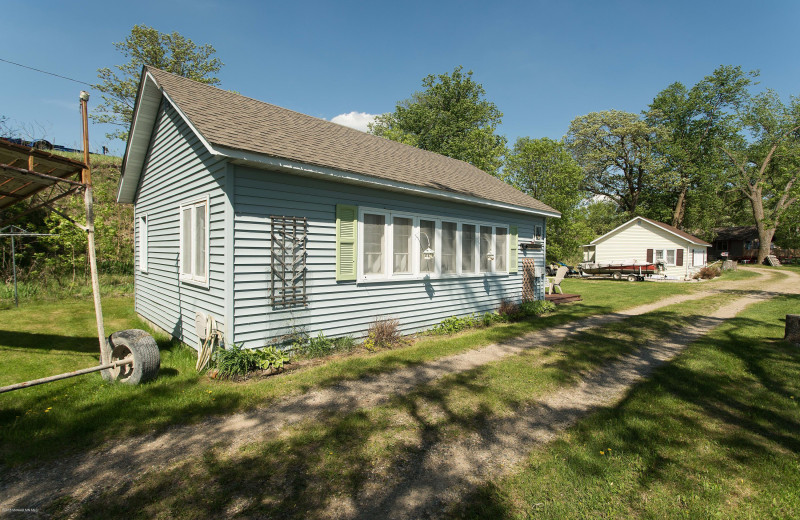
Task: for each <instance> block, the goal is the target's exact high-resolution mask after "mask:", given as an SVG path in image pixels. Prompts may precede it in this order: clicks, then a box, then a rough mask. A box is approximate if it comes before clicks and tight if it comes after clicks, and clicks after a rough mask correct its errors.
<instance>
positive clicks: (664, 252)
mask: <svg viewBox="0 0 800 520" xmlns="http://www.w3.org/2000/svg"><path fill="white" fill-rule="evenodd" d="M675 251H676V250H675V249H654V252H655V257H654V261H655V263H659V262H663V263H664V264H665V265H675V257H676V253H675Z"/></svg>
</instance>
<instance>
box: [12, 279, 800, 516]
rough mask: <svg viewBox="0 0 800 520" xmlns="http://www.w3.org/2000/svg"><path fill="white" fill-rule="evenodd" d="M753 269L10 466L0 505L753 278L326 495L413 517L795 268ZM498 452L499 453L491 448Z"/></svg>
mask: <svg viewBox="0 0 800 520" xmlns="http://www.w3.org/2000/svg"><path fill="white" fill-rule="evenodd" d="M761 274H762V277H761V278H760V279H756V280H752V279H751V280H744V281H741V282H721V283H716V284H715V285H714V286H709V288H708V289H707V290H703V291H699V292H696V293H693V294H688V295H681V296H676V297H671V298H667V299H665V300H661V301H659V302H656V303H653V304H648V305H643V306H640V307H636V308H633V309H629V310H626V311H621V312H618V313H613V314H606V315H601V316H594V317H590V318H586V319H583V320H578V321H575V322H572V323H569V324H566V325H562V326H559V327H553V328H550V329H546V330H542V331H536V332H533V333H530V334H528V335H525V336H522V337H520V338H516V339H514V340H512V341H509V342H506V343H502V344H495V345H489V346H486V347H483V348H480V349H476V350H472V351H468V352H464V353H461V354H457V355H453V356H449V357H446V358H442V359H439V360H435V361H432V362H430V363H425V364H423V365H420V366H416V367H410V368H406V369H401V370H398V371H395V372H391V373H387V374H382V375H378V376H375V377H371V378H367V379H361V380H357V381H347V382H343V383H341V384H339V385H336V386H334V387H331V388H326V389H321V390H314V391H311V392H308V393H306V394H303V395H300V396H296V397H291V398H287V399H285V400H283V401H281V402H279V403H277V404H274V405H272V406H270V407H269V408H265V409H259V410H254V411H250V412H246V413H238V414H233V415H230V416H226V417H220V418H213V419H209V420H207V421H204V422H203V423H201V424H196V425H190V426H182V427H176V428H173V429H171V430H169V431H167V432H164V433H161V434H158V435H150V436H143V437H138V438H131V439H126V441H125V443H124V445H122V444H120V445H118V446H113V447H110V448H106V449H103V450H95V451H91V452H87V453H82V454H78V455H75V456H71V457H69V458H66V459H64V460H59V461H56V462H53V463H49V464H48V465H46V466H40V467H30V466H26V467H22V468H18V469H15V470H13V471H11V472H8V473H7V474H5V475H3V476H1V477H0V510H2V509H4V508H15V507H16V508H20V507H21V508H35V507H41V506H42V505H44V504H46V503H48V502H50V501H52V500H55V499H57V498H59V497H61V496H65V495H70V496H72V497H73V498H74V499H76V500H77V501H79V502H80V501H84V500H89V499H91V497H92V496H96V495H97V494H99V493H102V492H103V491H105V490H108V489H114V488H119V487H120V486H122V485H123V484H125V483H129V482H130V481H131V480H132V479H133V478H134V477H140V476H142V475H143V474H145V473H146V472H148V471H153V470H159V469H163V468H165V467H168V466H171V465H172V464H174V463H176V462H178V461H179V460H184V459H186V458H189V457H193V456H199V455H201V454H202V452H203V450H204V449H205V447H207V446H209V445H210V444H212V443H213V442H215V441H219V440H220V439H225V441H226V443H229V446H230V449H232V450H233V449H236V448H238V447H240V446H242V445H244V444H247V443H249V442H253V441H256V440H260V439H262V438H263V436H264V435H265V434H266V433H269V432H273V431H277V430H280V429H282V428H284V427H286V426H287V425H290V424H293V423H296V422H298V421H300V420H306V419H308V418H310V417H311V418H313V417H318V416H322V415H327V414H330V413H347V412H351V411H353V410H357V409H359V408H367V407H372V406H375V405H378V404H381V403H383V402H386V401H387V400H388V399H389V398H391V397H392V396H395V395H398V394H403V393H407V392H409V391H411V390H412V389H413V388H415V387H417V386H419V385H422V384H425V383H430V382H432V381H435V380H436V379H439V378H441V377H442V376H444V375H448V374H454V373H458V372H462V371H465V370H469V369H472V368H475V367H478V366H480V365H483V364H485V363H489V362H492V361H496V360H499V359H502V358H504V357H506V356H509V355H514V354H518V353H520V352H522V351H524V350H526V349H531V348H541V347H544V346H548V345H552V344H554V343H557V342H560V341H562V340H564V339H565V338H566V337H568V336H569V335H571V334H575V333H577V332H581V331H584V330H588V329H591V328H593V327H598V326H602V325H606V324H609V323H614V322H617V321H620V320H623V319H625V318H627V317H630V316H636V315H641V314H645V313H647V312H651V311H653V310H655V309H658V308H661V307H664V306H666V305H671V304H674V303H679V302H683V301H689V300H693V299H699V298H704V297H706V296H709V295H711V294H714V293H715V292H720V291H727V290H742V289H748V288H754V287H756V286H758V287H759V289H761V292H757V293H754V294H753V295H749V296H745V297H743V298H741V299H738V300H737V301H736V302H735V303H733V304H729V305H727V306H725V307H724V308H722V309H719V310H718V311H717V312H715V313H714V314H713V315H712V316H709V317H707V318H705V319H703V320H702V321H701V322H700V323H696V324H694V325H693V326H692V327H691V328H690V329H687V330H686V331H682V332H681V333H680V334H678V335H676V336H675V337H674V338H671V339H670V341H669V342H668V344H660V345H659V348H658V349H655V347H653V348H651V347H647V348H645V349H643V350H642V351H641V352H640V353H637V354H635V355H632V356H628V357H626V358H624V359H623V360H621V361H618V362H616V363H613V364H612V365H610V366H608V367H607V368H606V369H604V370H603V371H602V372H598V373H597V374H594V375H590V376H589V377H588V378H587V379H586V380H585V381H584V382H583V383H582V384H581V385H580V386H579V387H577V388H573V389H568V390H565V391H563V392H558V393H556V394H554V395H553V396H550V397H548V398H546V399H545V400H544V401H542V402H541V403H540V404H539V405H538V406H537V407H535V408H531V409H529V410H524V411H523V413H520V414H519V415H518V416H515V417H513V418H511V419H505V420H503V421H498V422H497V423H496V424H495V425H493V427H492V428H491V430H492V431H491V434H490V435H489V436H488V437H489V438H488V439H487V438H479V439H473V440H471V441H470V442H466V443H464V442H461V443H456V444H452V445H433V446H430V447H429V449H425V450H423V452H422V455H421V457H420V459H419V460H417V461H413V462H414V463H413V464H410V465H408V466H407V471H406V472H404V474H403V475H398V483H399V485H396V486H392V487H391V490H386V489H385V488H383V489H382V490H381V491H374V492H371V491H369V490H366V491H365V492H364V494H363V497H360V498H359V499H357V500H356V501H353V502H350V503H337V504H331V505H332V506H333V507H332V509H331V510H330V511H331V512H332V514H334V515H335V516H346V517H349V516H361V517H363V518H367V517H374V516H386V517H390V518H391V517H395V518H407V517H416V516H419V515H420V514H424V513H425V512H430V511H431V510H434V509H436V504H438V503H439V501H440V500H441V498H443V497H444V498H446V497H447V496H453V494H454V493H455V494H457V493H460V492H461V490H463V489H467V488H468V487H469V486H471V485H474V484H475V483H477V482H480V481H482V480H484V479H485V478H487V477H489V476H492V475H493V474H495V473H496V472H497V471H498V468H500V467H502V466H501V465H499V464H500V463H501V462H503V463H504V464H505V465H506V466H507V465H508V464H511V463H514V462H516V461H518V460H519V459H520V458H521V457H522V456H524V454H525V453H527V452H528V451H529V449H530V446H531V445H532V444H533V443H535V442H541V441H544V440H547V439H548V438H549V437H550V436H552V435H554V434H555V432H557V431H559V430H561V429H563V428H564V427H566V426H568V425H569V424H572V423H573V422H574V421H575V420H576V419H577V418H578V417H580V416H581V415H583V414H585V413H586V412H588V411H590V410H592V409H594V408H595V407H597V406H599V405H600V404H608V403H610V402H613V401H614V400H615V399H618V398H619V396H620V395H621V394H622V393H623V392H624V390H625V389H626V388H627V387H628V386H629V385H630V384H632V383H633V382H635V381H637V380H639V379H641V378H642V377H645V376H646V375H647V374H648V373H649V372H650V371H651V370H652V368H653V367H654V366H656V365H657V364H659V363H661V362H663V361H664V360H666V359H669V358H671V357H673V356H674V355H675V354H677V352H678V351H679V350H680V348H682V347H683V346H685V345H686V344H687V343H688V342H690V341H691V340H693V339H695V338H696V337H698V336H699V335H702V334H704V333H706V332H708V330H710V329H711V328H713V327H714V326H716V325H717V324H718V323H720V322H721V320H724V319H725V318H728V317H731V316H734V315H735V314H736V313H737V312H739V310H741V309H742V308H744V306H745V305H747V304H749V303H750V302H752V301H755V300H757V299H766V298H769V297H771V296H772V295H773V294H775V293H777V292H786V290H787V289H789V290H791V289H794V288H796V287H798V285H800V283H798V280H800V277H799V276H797V275H795V274H794V273H788V274H789V276H791V277H792V278H791V279H792V280H793V283H786V282H774V281H772V280H771V279H770V277H769V276H767V275H765V274H763V273H761ZM765 280H766V281H765ZM768 291H773V292H768ZM499 453H502V456H500V457H498V454H499ZM445 493H446V495H445Z"/></svg>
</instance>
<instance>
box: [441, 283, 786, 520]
mask: <svg viewBox="0 0 800 520" xmlns="http://www.w3.org/2000/svg"><path fill="white" fill-rule="evenodd" d="M798 308H800V297H798V296H785V297H778V298H775V299H774V300H772V301H769V302H766V303H761V304H758V305H755V306H752V307H750V308H748V309H747V310H746V311H745V312H743V313H742V314H740V315H739V316H738V317H737V318H735V319H733V320H730V321H728V322H727V323H725V324H724V325H722V326H721V327H720V328H719V329H717V330H716V331H714V332H713V333H712V334H710V335H709V336H707V337H706V338H704V339H703V340H701V341H699V342H697V343H695V344H694V345H693V346H691V347H690V348H689V349H688V350H687V351H686V352H685V353H684V354H683V355H682V356H680V358H679V359H678V360H676V361H675V362H673V363H671V364H669V365H667V366H664V367H662V368H661V369H660V370H659V371H657V373H656V374H655V375H654V376H653V377H652V379H651V380H649V381H647V382H645V383H643V384H640V385H638V386H637V387H636V388H635V389H634V391H633V392H631V394H630V395H629V396H628V397H627V398H626V399H625V400H624V402H622V403H621V404H620V405H619V406H616V407H614V408H611V409H608V410H604V411H602V412H599V413H597V414H595V415H593V416H591V417H589V418H587V419H585V420H583V421H581V422H580V423H579V424H578V425H577V426H576V427H574V428H572V429H571V430H569V431H568V432H567V433H565V434H563V435H562V436H561V437H560V438H559V439H558V440H556V441H554V442H552V443H550V444H549V445H548V446H547V447H546V449H537V450H535V451H534V452H533V453H532V455H531V457H530V459H529V460H528V461H527V462H526V463H525V464H524V467H523V468H521V469H520V470H519V471H518V472H516V473H515V474H513V475H511V476H509V477H508V478H505V479H503V480H500V481H498V482H494V483H492V484H491V485H488V486H485V487H483V488H482V489H480V490H479V491H477V492H476V493H475V494H474V495H473V496H471V497H470V498H469V499H468V500H467V501H465V503H463V504H462V505H461V506H460V507H459V508H458V509H457V510H456V511H454V512H453V514H452V517H453V518H520V519H521V518H553V519H562V518H776V519H779V518H780V519H783V518H798V517H800V459H799V458H798V457H799V455H800V350H799V349H797V348H796V347H793V346H789V345H788V344H786V343H785V342H783V341H782V340H781V338H782V337H783V317H784V316H785V315H786V314H789V313H796V312H797V309H798Z"/></svg>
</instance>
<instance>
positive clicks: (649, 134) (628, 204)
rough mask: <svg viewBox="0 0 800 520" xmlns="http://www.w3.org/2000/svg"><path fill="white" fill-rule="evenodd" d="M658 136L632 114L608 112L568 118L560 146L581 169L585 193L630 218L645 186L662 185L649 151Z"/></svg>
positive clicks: (658, 161) (660, 164) (659, 132)
mask: <svg viewBox="0 0 800 520" xmlns="http://www.w3.org/2000/svg"><path fill="white" fill-rule="evenodd" d="M663 133H664V132H663V130H662V129H661V127H658V126H652V125H650V124H648V123H647V122H646V121H645V120H643V119H642V118H641V117H640V116H638V115H636V114H631V113H629V112H622V111H619V110H608V111H603V112H592V113H590V114H587V115H584V116H579V117H576V118H575V119H573V120H572V123H570V126H569V130H568V132H567V135H566V137H565V142H566V144H567V147H568V148H569V149H570V151H571V152H572V154H573V155H574V156H575V159H576V160H577V161H578V164H580V165H581V167H582V168H583V171H584V175H585V179H584V187H585V189H586V190H587V191H588V192H589V193H592V194H593V195H598V196H602V197H606V198H608V199H610V200H612V201H614V202H616V203H617V205H618V206H619V207H620V209H621V210H622V211H624V212H627V213H628V214H631V215H633V214H635V213H636V211H637V208H638V206H639V203H640V201H641V197H642V192H643V190H644V189H645V188H646V187H647V186H649V185H657V184H661V183H666V179H664V178H663V174H664V168H663V161H662V159H660V158H659V156H658V155H657V154H656V153H655V151H654V146H655V144H656V142H657V141H658V140H659V139H661V138H662V137H663Z"/></svg>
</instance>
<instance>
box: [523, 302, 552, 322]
mask: <svg viewBox="0 0 800 520" xmlns="http://www.w3.org/2000/svg"><path fill="white" fill-rule="evenodd" d="M555 309H556V305H555V304H554V303H553V302H548V301H546V300H533V301H528V302H522V304H520V306H519V311H520V314H521V315H522V317H525V318H527V317H531V316H541V315H542V314H545V313H548V312H552V311H554V310H555Z"/></svg>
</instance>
